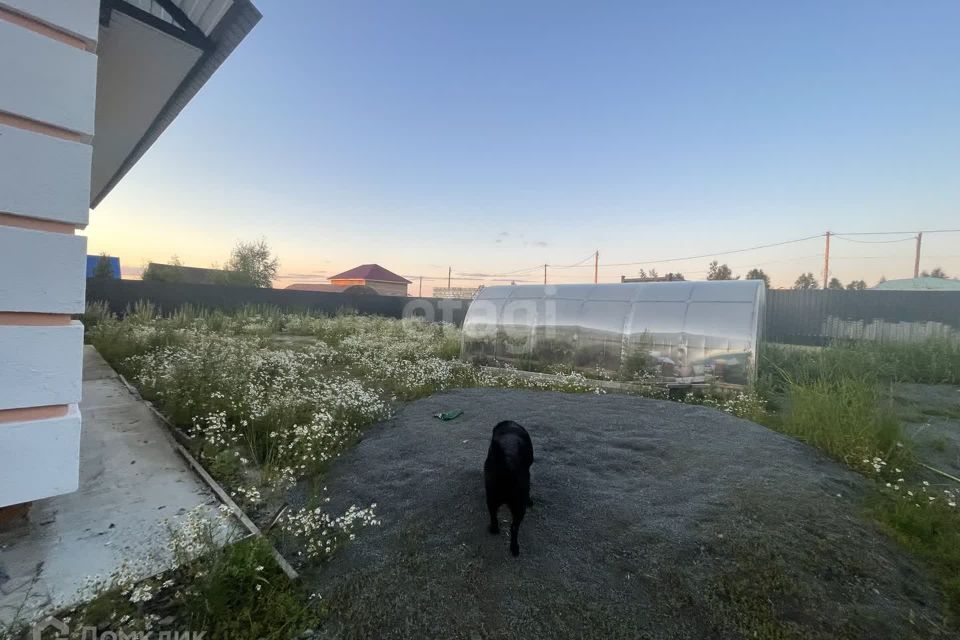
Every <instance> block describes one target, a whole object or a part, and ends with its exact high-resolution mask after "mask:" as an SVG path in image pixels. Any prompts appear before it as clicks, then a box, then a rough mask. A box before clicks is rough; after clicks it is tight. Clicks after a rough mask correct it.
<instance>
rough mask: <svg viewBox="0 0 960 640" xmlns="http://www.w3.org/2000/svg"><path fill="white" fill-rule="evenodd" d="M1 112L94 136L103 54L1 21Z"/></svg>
mask: <svg viewBox="0 0 960 640" xmlns="http://www.w3.org/2000/svg"><path fill="white" fill-rule="evenodd" d="M0 60H3V61H4V64H2V65H0V111H6V112H8V113H12V114H15V115H18V116H22V117H24V118H30V119H32V120H38V121H40V122H45V123H48V124H52V125H56V126H58V127H61V128H63V129H69V130H70V131H76V132H78V133H82V134H88V135H93V121H94V103H95V96H96V86H97V83H96V78H97V56H96V55H94V54H92V53H90V52H88V51H83V50H81V49H77V48H76V47H71V46H70V45H68V44H64V43H62V42H57V41H56V40H53V39H52V38H48V37H47V36H44V35H40V34H38V33H34V32H33V31H30V30H29V29H25V28H23V27H19V26H17V25H14V24H11V23H9V22H5V21H2V20H0Z"/></svg>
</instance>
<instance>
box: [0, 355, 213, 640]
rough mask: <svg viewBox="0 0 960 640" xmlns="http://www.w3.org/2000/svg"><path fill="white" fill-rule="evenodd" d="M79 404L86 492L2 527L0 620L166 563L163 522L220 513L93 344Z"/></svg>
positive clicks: (69, 600)
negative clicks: (197, 510) (196, 512)
mask: <svg viewBox="0 0 960 640" xmlns="http://www.w3.org/2000/svg"><path fill="white" fill-rule="evenodd" d="M80 410H81V413H82V414H83V432H82V435H81V439H80V489H79V491H77V492H76V493H72V494H69V495H65V496H58V497H55V498H50V499H48V500H41V501H39V502H36V503H35V504H34V505H33V508H32V510H31V515H30V521H29V523H27V524H24V525H23V526H21V527H20V528H19V529H17V530H14V531H8V532H5V533H0V628H2V626H3V623H9V622H10V621H11V620H13V618H14V617H15V616H18V619H19V620H21V621H30V620H34V619H36V618H38V617H40V616H41V615H43V614H45V613H48V612H51V611H56V610H59V609H62V608H64V607H68V606H72V605H74V604H77V603H78V602H80V601H81V600H82V590H83V589H84V586H85V584H86V582H87V577H88V576H99V577H104V578H106V577H109V576H110V575H112V574H113V573H114V572H116V571H118V570H119V569H120V567H121V566H122V565H128V566H130V567H131V569H132V571H133V573H134V574H135V575H136V576H137V577H139V578H144V577H147V576H149V575H153V574H155V573H158V572H160V571H162V570H164V569H166V568H168V567H169V566H170V563H171V561H170V558H169V555H168V554H167V553H166V552H165V548H166V542H167V540H168V539H169V535H168V533H167V524H166V523H165V522H164V521H165V520H166V519H168V518H169V519H173V520H174V521H175V519H176V518H178V517H181V516H183V515H184V514H185V513H187V512H188V511H190V510H191V509H193V508H194V507H197V506H202V507H203V509H204V511H206V512H208V513H209V514H210V515H211V516H213V515H215V514H216V512H217V507H218V505H219V503H218V501H217V499H216V498H215V496H214V494H213V493H212V492H211V491H210V489H209V488H208V486H207V485H206V484H204V483H203V482H202V481H201V480H200V479H199V478H198V477H197V476H196V475H195V474H194V473H193V471H192V470H191V469H190V467H189V465H188V464H187V462H186V461H185V460H184V459H183V458H182V457H180V455H178V454H177V453H176V452H175V450H174V448H173V447H172V445H171V442H170V439H169V436H168V435H167V431H166V427H164V426H163V425H162V424H161V423H160V422H159V421H158V420H157V418H156V417H155V416H154V415H153V413H151V411H150V410H149V409H148V408H147V406H146V405H144V403H143V402H142V401H140V400H138V399H137V398H136V397H134V396H133V395H131V394H130V393H129V392H128V391H127V389H126V387H125V386H124V385H123V383H122V382H121V381H120V379H119V377H118V376H117V374H116V372H114V371H113V369H111V368H110V366H109V365H108V364H107V363H106V362H105V361H104V360H103V358H101V357H100V354H98V353H97V352H96V350H94V348H93V347H90V346H86V347H84V362H83V402H81V403H80ZM18 612H19V613H18Z"/></svg>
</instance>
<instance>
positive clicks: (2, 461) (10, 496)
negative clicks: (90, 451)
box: [0, 406, 80, 505]
mask: <svg viewBox="0 0 960 640" xmlns="http://www.w3.org/2000/svg"><path fill="white" fill-rule="evenodd" d="M0 427H2V429H3V446H2V447H0V477H2V478H3V479H4V482H0V504H6V505H10V504H20V503H22V502H30V501H33V500H39V499H41V498H46V497H49V496H55V495H59V494H61V493H70V492H71V491H76V490H77V483H78V479H79V475H78V474H77V468H76V467H75V466H73V465H70V464H64V462H65V461H69V460H73V459H75V458H76V457H77V455H78V452H79V450H80V412H79V411H78V410H77V408H76V406H73V407H70V409H68V411H67V413H66V415H63V416H59V417H54V418H47V419H44V420H27V421H23V422H10V423H6V424H3V425H0ZM27 478H29V480H30V481H29V482H23V481H18V479H27ZM7 480H10V481H7Z"/></svg>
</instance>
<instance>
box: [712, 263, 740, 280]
mask: <svg viewBox="0 0 960 640" xmlns="http://www.w3.org/2000/svg"><path fill="white" fill-rule="evenodd" d="M738 277H739V276H738ZM733 279H734V277H733V271H731V270H730V267H728V266H727V265H726V263H724V264H717V261H716V260H714V261H713V262H711V263H710V267H709V269H708V271H707V280H733Z"/></svg>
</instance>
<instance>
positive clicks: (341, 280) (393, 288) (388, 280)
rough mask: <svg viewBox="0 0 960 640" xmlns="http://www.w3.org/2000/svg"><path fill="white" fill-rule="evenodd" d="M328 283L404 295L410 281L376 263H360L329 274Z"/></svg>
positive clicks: (380, 292)
mask: <svg viewBox="0 0 960 640" xmlns="http://www.w3.org/2000/svg"><path fill="white" fill-rule="evenodd" d="M330 284H332V285H334V286H341V287H350V286H355V285H360V286H366V287H370V288H371V289H373V290H375V291H376V292H377V293H379V294H380V295H384V296H405V295H407V285H408V284H410V281H409V280H407V279H406V278H404V277H403V276H398V275H397V274H395V273H394V272H392V271H390V270H388V269H384V268H383V267H381V266H380V265H378V264H362V265H360V266H359V267H354V268H353V269H350V270H348V271H344V272H343V273H338V274H337V275H335V276H331V277H330Z"/></svg>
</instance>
